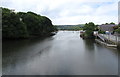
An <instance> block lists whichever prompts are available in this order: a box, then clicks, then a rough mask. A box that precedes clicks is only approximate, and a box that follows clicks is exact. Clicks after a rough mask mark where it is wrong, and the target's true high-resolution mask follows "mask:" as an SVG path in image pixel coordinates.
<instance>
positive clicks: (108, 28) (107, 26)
mask: <svg viewBox="0 0 120 77" xmlns="http://www.w3.org/2000/svg"><path fill="white" fill-rule="evenodd" d="M114 26H116V25H113V24H104V25H99V26H98V28H99V30H101V31H105V32H106V31H109V32H110V33H113V31H114V28H113V27H114Z"/></svg>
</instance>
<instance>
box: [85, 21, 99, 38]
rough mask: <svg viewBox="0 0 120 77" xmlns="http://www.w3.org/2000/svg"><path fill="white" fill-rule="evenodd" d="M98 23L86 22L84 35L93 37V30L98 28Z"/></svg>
mask: <svg viewBox="0 0 120 77" xmlns="http://www.w3.org/2000/svg"><path fill="white" fill-rule="evenodd" d="M96 27H97V26H96V25H95V24H94V23H93V22H89V23H86V24H85V26H84V27H83V30H85V33H84V37H85V38H93V37H94V35H93V31H95V30H96Z"/></svg>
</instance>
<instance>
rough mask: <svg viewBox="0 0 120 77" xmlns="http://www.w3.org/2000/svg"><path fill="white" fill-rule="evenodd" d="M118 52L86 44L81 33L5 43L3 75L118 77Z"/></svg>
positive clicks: (67, 33)
mask: <svg viewBox="0 0 120 77" xmlns="http://www.w3.org/2000/svg"><path fill="white" fill-rule="evenodd" d="M117 52H118V51H117V50H116V49H111V48H106V47H104V46H101V45H99V44H96V43H94V40H83V39H82V38H80V37H79V32H78V31H59V32H58V33H57V34H56V35H55V36H52V37H49V38H46V39H29V40H19V41H6V42H3V75H117V74H118V53H117Z"/></svg>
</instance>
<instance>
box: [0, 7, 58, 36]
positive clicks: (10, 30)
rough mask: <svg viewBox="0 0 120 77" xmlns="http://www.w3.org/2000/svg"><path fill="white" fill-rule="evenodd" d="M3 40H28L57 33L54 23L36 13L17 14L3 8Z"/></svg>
mask: <svg viewBox="0 0 120 77" xmlns="http://www.w3.org/2000/svg"><path fill="white" fill-rule="evenodd" d="M1 9H2V36H3V38H28V37H31V36H41V37H42V36H48V35H50V34H51V33H52V32H54V31H56V30H57V29H56V27H54V26H53V25H52V21H51V20H50V19H49V18H48V17H46V16H41V15H39V14H36V13H34V12H31V11H29V12H27V13H26V12H15V11H14V10H10V9H8V8H2V7H1Z"/></svg>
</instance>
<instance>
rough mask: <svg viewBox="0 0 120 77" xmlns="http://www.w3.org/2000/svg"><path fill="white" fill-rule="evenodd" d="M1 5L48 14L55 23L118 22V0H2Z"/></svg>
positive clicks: (16, 9)
mask: <svg viewBox="0 0 120 77" xmlns="http://www.w3.org/2000/svg"><path fill="white" fill-rule="evenodd" d="M0 6H1V7H5V8H9V9H15V11H16V12H19V11H22V12H27V11H32V12H35V13H37V14H40V15H43V16H47V17H49V18H50V19H51V21H52V23H53V24H54V25H76V24H85V23H88V22H94V23H95V24H104V23H110V22H114V23H116V24H117V23H118V0H1V4H0Z"/></svg>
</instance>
